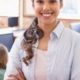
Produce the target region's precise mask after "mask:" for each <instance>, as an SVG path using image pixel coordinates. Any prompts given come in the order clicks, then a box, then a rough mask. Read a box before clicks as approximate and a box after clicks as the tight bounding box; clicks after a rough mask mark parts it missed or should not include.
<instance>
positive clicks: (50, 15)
mask: <svg viewBox="0 0 80 80" xmlns="http://www.w3.org/2000/svg"><path fill="white" fill-rule="evenodd" d="M43 16H51V14H43Z"/></svg>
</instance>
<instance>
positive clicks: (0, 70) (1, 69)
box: [0, 43, 8, 80]
mask: <svg viewBox="0 0 80 80" xmlns="http://www.w3.org/2000/svg"><path fill="white" fill-rule="evenodd" d="M7 54H8V49H7V47H6V46H5V45H3V44H1V43H0V80H3V78H4V73H5V69H6V63H7V58H8V56H7Z"/></svg>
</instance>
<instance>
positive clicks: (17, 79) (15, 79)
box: [6, 68, 26, 80]
mask: <svg viewBox="0 0 80 80" xmlns="http://www.w3.org/2000/svg"><path fill="white" fill-rule="evenodd" d="M6 80H26V79H25V76H24V74H23V72H22V70H21V69H19V68H17V74H10V75H9V76H8V78H7V79H6Z"/></svg>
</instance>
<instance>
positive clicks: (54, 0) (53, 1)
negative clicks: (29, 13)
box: [49, 0, 57, 3]
mask: <svg viewBox="0 0 80 80" xmlns="http://www.w3.org/2000/svg"><path fill="white" fill-rule="evenodd" d="M49 2H50V3H56V2H57V0H49Z"/></svg>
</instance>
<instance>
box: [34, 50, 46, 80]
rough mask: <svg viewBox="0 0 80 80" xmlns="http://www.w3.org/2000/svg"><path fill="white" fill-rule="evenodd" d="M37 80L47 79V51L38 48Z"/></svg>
mask: <svg viewBox="0 0 80 80" xmlns="http://www.w3.org/2000/svg"><path fill="white" fill-rule="evenodd" d="M35 52H36V65H35V80H47V79H46V78H47V70H46V67H47V65H46V64H47V59H46V58H47V56H46V54H47V51H43V50H40V49H36V51H35Z"/></svg>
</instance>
